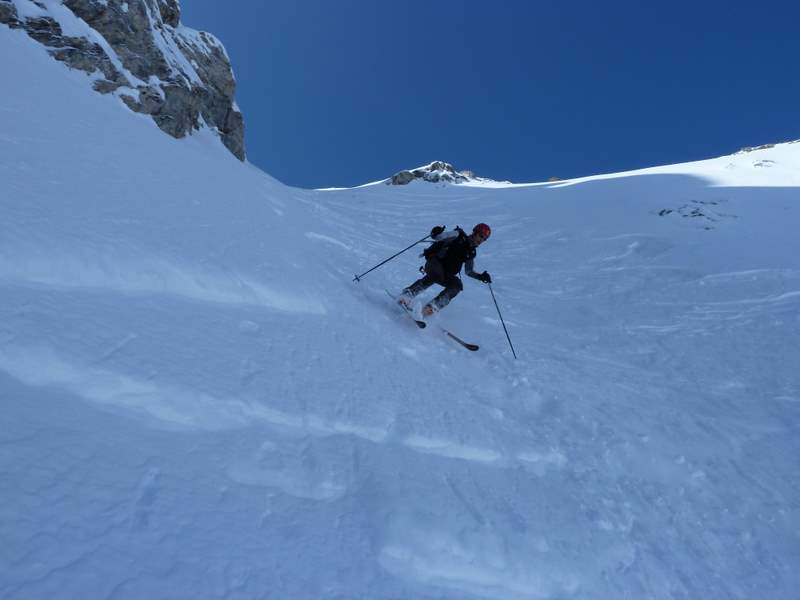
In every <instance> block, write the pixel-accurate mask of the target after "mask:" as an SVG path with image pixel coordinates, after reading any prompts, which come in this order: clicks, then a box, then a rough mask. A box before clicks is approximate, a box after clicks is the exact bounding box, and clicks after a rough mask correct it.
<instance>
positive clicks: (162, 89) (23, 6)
mask: <svg viewBox="0 0 800 600" xmlns="http://www.w3.org/2000/svg"><path fill="white" fill-rule="evenodd" d="M0 23H4V24H6V25H7V26H8V27H11V28H12V29H23V30H25V31H26V32H27V34H28V35H29V36H30V37H32V38H33V39H35V40H36V41H38V42H40V43H41V44H43V45H44V46H45V47H46V48H47V50H48V52H49V53H50V55H51V56H53V57H54V58H55V59H56V60H59V61H62V62H64V63H65V64H67V65H68V66H70V67H71V68H73V69H79V70H82V71H85V72H86V73H89V74H91V75H92V76H93V78H94V83H93V85H94V89H95V90H97V91H98V92H101V93H112V92H113V93H115V94H117V95H119V97H120V98H121V99H122V100H123V101H124V102H125V104H127V105H128V106H129V107H130V108H131V110H134V111H136V112H140V113H145V114H148V115H151V116H152V117H153V120H154V121H155V122H156V123H157V124H158V126H159V127H160V128H161V129H162V130H163V131H165V132H166V133H168V134H170V135H171V136H173V137H176V138H182V137H184V136H185V135H187V134H191V133H192V131H195V130H198V129H200V128H202V127H208V128H209V129H211V130H212V131H214V132H215V133H216V134H217V135H219V137H220V139H221V141H222V143H223V144H224V145H225V147H226V148H228V150H230V151H231V152H232V153H233V154H234V155H235V156H236V157H237V158H239V159H240V160H244V158H245V149H244V120H243V118H242V114H241V112H240V111H239V110H238V108H237V107H236V104H235V102H234V99H233V97H234V91H235V88H236V82H235V80H234V77H233V71H232V69H231V65H230V61H229V59H228V56H227V54H226V52H225V48H224V47H223V46H222V43H220V41H219V40H218V39H217V38H215V37H214V36H213V35H211V34H209V33H206V32H202V31H195V30H194V29H190V28H188V27H184V26H183V25H181V23H180V5H179V4H178V1H177V0H127V1H124V0H63V1H49V2H33V1H31V0H0Z"/></svg>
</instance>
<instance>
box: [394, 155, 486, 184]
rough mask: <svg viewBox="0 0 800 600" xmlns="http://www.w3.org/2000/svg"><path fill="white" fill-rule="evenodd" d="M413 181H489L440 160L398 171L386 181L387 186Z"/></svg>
mask: <svg viewBox="0 0 800 600" xmlns="http://www.w3.org/2000/svg"><path fill="white" fill-rule="evenodd" d="M415 179H422V180H423V181H429V182H431V183H440V182H446V183H468V182H471V181H489V180H488V179H484V178H482V177H476V176H475V174H474V173H472V171H457V170H456V169H455V167H454V166H453V165H451V164H450V163H446V162H444V161H441V160H435V161H433V162H432V163H430V164H429V165H425V166H424V167H418V168H416V169H412V170H410V171H400V172H398V173H395V174H394V175H392V177H391V178H390V179H387V180H386V184H387V185H406V184H408V183H410V182H412V181H414V180H415Z"/></svg>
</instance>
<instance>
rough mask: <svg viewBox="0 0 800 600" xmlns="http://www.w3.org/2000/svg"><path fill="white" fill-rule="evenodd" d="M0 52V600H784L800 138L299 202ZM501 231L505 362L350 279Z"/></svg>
mask: <svg viewBox="0 0 800 600" xmlns="http://www.w3.org/2000/svg"><path fill="white" fill-rule="evenodd" d="M0 53H1V54H2V55H3V56H7V57H9V56H11V57H14V59H13V60H6V61H3V69H4V70H3V77H2V78H3V80H4V81H6V82H9V81H12V82H13V85H7V86H4V91H3V94H2V95H0V142H1V143H0V194H1V196H0V297H2V302H0V403H1V405H2V421H0V423H1V424H0V498H2V502H0V539H1V540H2V544H0V597H2V598H14V599H40V598H115V599H124V598H132V599H141V598H187V599H188V598H192V599H197V598H275V599H286V598H292V599H302V598H308V599H320V598H337V599H344V598H348V599H349V598H373V599H379V598H386V599H389V598H391V599H399V598H409V599H412V598H413V599H424V598H452V599H477V598H490V599H501V598H502V599H523V598H525V599H529V598H559V599H563V598H576V599H590V598H591V599H608V598H637V599H638V598H657V599H667V598H670V599H672V598H675V599H677V598H703V599H705V600H709V599H730V598H742V599H743V598H759V599H761V598H770V599H789V598H796V597H797V590H798V589H800V569H798V566H800V532H799V529H800V523H799V521H798V498H800V482H799V481H798V476H799V475H800V462H799V459H798V457H800V443H798V437H797V433H798V425H800V376H799V375H798V371H799V370H798V368H797V367H798V365H799V364H800V350H798V344H797V340H798V334H800V317H799V316H798V315H799V314H800V311H799V310H798V309H799V308H800V264H799V263H798V261H800V259H798V257H800V242H798V240H799V239H800V236H798V234H797V229H798V224H800V219H799V218H798V217H800V205H799V204H800V193H798V191H799V190H798V187H800V144H785V145H779V146H776V147H775V148H772V149H766V150H758V151H754V152H750V153H744V154H739V155H734V156H729V157H723V158H719V159H714V160H709V161H704V162H699V163H694V164H689V165H677V166H673V167H663V168H657V169H650V170H646V171H639V172H634V173H626V174H621V175H610V176H606V177H596V178H589V179H586V180H580V181H573V182H558V183H556V184H536V185H529V186H509V185H500V184H486V185H482V186H478V185H473V186H452V185H437V184H430V183H424V182H413V183H411V184H410V185H408V186H403V187H394V186H385V185H370V186H364V187H361V188H357V189H352V190H336V191H313V190H298V189H292V188H288V187H285V186H283V185H281V184H280V183H278V182H277V181H275V180H274V179H272V178H270V177H269V176H267V175H265V174H264V173H262V172H261V171H259V170H258V169H256V168H254V167H253V166H251V165H249V164H246V163H245V164H242V163H240V162H239V161H237V160H236V159H235V158H234V157H233V156H231V155H230V154H229V153H228V152H227V151H225V150H224V149H223V148H221V147H220V146H219V145H218V144H217V143H216V141H215V140H214V139H213V138H212V137H210V136H209V137H208V138H207V139H204V138H202V137H201V138H198V137H196V136H193V137H191V138H187V139H183V140H174V139H171V138H168V137H166V136H164V135H163V134H162V133H161V132H160V131H159V130H158V129H157V128H156V126H155V125H154V124H153V123H152V121H150V120H149V119H148V118H146V117H143V116H141V115H135V114H132V113H130V111H128V110H127V109H126V108H125V107H124V106H123V105H122V104H121V103H120V101H119V100H118V99H116V98H113V97H109V96H99V95H97V94H95V93H93V92H91V91H90V90H89V89H87V87H86V86H85V84H84V83H83V82H82V81H81V78H84V77H85V76H84V75H83V74H80V73H76V72H70V71H68V70H67V69H65V68H64V67H63V66H62V65H60V64H57V63H55V62H54V61H53V60H52V59H51V58H49V57H48V56H47V55H46V54H45V51H44V50H43V49H42V48H41V47H38V46H37V45H36V44H35V43H34V42H33V41H31V40H30V39H28V38H27V37H26V36H25V35H24V34H23V33H21V32H17V31H10V30H8V29H6V28H0ZM54 98H58V99H59V101H58V103H57V104H56V103H55V102H54V101H53V99H54ZM98 120H99V121H101V122H102V123H103V126H102V127H95V126H92V124H93V123H96V122H97V121H98ZM532 159H535V157H532ZM478 221H486V222H488V223H490V224H491V225H492V227H493V231H494V233H493V236H492V238H491V239H490V240H489V241H488V242H487V243H486V244H485V245H484V246H482V247H481V249H480V253H479V256H478V259H477V261H476V266H477V267H478V268H480V269H481V270H483V269H487V270H488V271H489V272H490V273H492V276H493V278H494V280H495V284H494V290H495V292H496V294H497V298H498V301H499V302H500V307H501V309H502V312H503V316H504V317H505V318H506V321H507V324H508V328H509V333H510V335H511V337H512V340H513V342H514V345H515V348H516V350H517V353H518V354H519V356H520V358H519V360H517V361H514V360H513V358H512V357H511V354H510V351H509V349H508V345H507V342H506V339H505V336H504V334H503V331H502V328H501V326H500V323H499V321H498V319H497V313H496V311H495V308H494V305H493V303H492V300H491V296H490V295H489V291H488V289H487V288H486V287H485V286H483V285H482V284H480V283H478V282H475V281H473V280H471V279H466V280H465V290H464V292H463V293H462V295H461V296H459V297H458V298H457V299H456V300H455V301H454V302H453V303H452V304H451V306H450V307H448V308H447V309H446V311H444V312H443V313H441V315H440V316H439V320H440V322H441V323H442V324H444V325H446V326H449V327H451V328H452V329H453V330H454V331H455V332H456V333H458V334H459V335H462V336H463V337H464V338H465V339H467V340H469V341H473V342H477V343H480V344H481V350H480V351H479V352H478V353H470V352H466V351H464V350H463V349H462V348H460V347H459V346H457V345H455V344H453V343H452V342H451V341H449V340H447V339H446V338H445V337H444V336H442V335H441V333H440V332H439V331H438V330H437V328H434V327H429V328H428V329H426V330H425V331H419V330H417V328H416V327H414V326H413V324H412V323H410V322H409V321H408V320H407V319H405V318H404V317H403V315H401V314H399V311H398V310H395V307H392V306H391V305H390V304H389V302H388V299H387V298H386V295H385V294H384V292H383V288H384V287H388V288H390V289H394V290H397V289H399V288H401V287H402V286H404V285H406V284H408V283H409V282H410V281H412V280H413V279H414V278H415V277H416V276H417V273H416V269H417V266H418V265H419V260H418V259H417V258H416V256H415V254H416V253H412V252H408V253H406V254H404V255H402V256H401V257H399V258H397V259H395V260H394V261H392V262H390V263H389V264H387V265H386V266H385V267H383V268H381V269H379V270H377V271H375V272H373V273H371V274H370V275H368V276H367V277H365V278H364V280H363V281H362V282H361V283H360V284H356V283H353V282H352V281H351V280H352V277H353V275H354V274H355V273H360V272H362V271H364V270H366V269H367V268H369V267H370V266H372V265H373V264H375V263H377V262H379V261H380V260H382V259H383V258H385V257H387V256H389V255H391V254H393V253H394V252H396V251H397V250H398V249H400V248H403V247H404V246H406V245H407V244H408V243H410V242H411V241H413V240H415V239H418V238H420V237H422V236H423V235H424V233H425V232H426V231H428V230H429V228H430V227H431V226H432V225H434V224H440V223H441V224H445V225H448V226H451V227H452V226H454V225H462V226H464V227H468V226H472V225H473V224H474V223H475V222H478Z"/></svg>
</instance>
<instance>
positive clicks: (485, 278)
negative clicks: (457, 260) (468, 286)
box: [464, 258, 492, 283]
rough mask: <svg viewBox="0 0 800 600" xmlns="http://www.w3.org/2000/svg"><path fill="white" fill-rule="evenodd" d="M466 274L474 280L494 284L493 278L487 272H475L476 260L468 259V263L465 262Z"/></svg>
mask: <svg viewBox="0 0 800 600" xmlns="http://www.w3.org/2000/svg"><path fill="white" fill-rule="evenodd" d="M464 273H466V274H467V275H469V276H470V277H472V278H473V279H477V280H478V281H482V282H483V283H492V278H491V277H490V276H489V273H487V272H486V271H484V272H483V273H476V272H475V259H473V258H468V259H467V260H466V261H464Z"/></svg>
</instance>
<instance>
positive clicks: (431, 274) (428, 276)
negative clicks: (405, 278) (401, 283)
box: [402, 260, 442, 300]
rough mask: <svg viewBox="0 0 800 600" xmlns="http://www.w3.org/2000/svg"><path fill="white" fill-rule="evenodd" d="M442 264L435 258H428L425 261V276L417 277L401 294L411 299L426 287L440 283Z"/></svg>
mask: <svg viewBox="0 0 800 600" xmlns="http://www.w3.org/2000/svg"><path fill="white" fill-rule="evenodd" d="M441 272H442V265H441V264H440V263H439V261H437V260H429V261H427V262H426V263H425V276H424V277H422V278H420V279H417V280H416V281H415V282H414V283H412V284H411V285H410V286H408V287H407V288H405V289H404V290H403V293H402V295H403V296H404V297H405V298H407V299H409V300H410V299H411V298H413V297H414V296H416V295H417V294H419V293H420V292H422V291H424V290H426V289H428V288H429V287H431V286H432V285H433V284H434V283H440V281H437V280H440V279H441Z"/></svg>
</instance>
